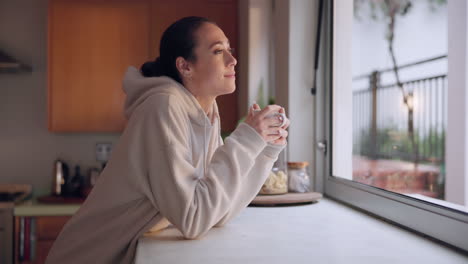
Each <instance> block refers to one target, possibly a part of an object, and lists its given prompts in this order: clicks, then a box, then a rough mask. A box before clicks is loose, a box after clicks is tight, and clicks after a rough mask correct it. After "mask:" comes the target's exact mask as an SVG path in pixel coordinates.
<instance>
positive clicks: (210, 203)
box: [46, 17, 289, 263]
mask: <svg viewBox="0 0 468 264" xmlns="http://www.w3.org/2000/svg"><path fill="white" fill-rule="evenodd" d="M160 54H161V55H160V57H159V58H157V59H156V60H155V61H152V62H147V63H145V64H144V65H143V66H142V67H141V69H140V71H139V70H137V69H136V68H133V67H130V68H129V69H128V71H127V73H126V75H125V78H124V82H123V87H124V90H125V92H126V94H127V98H126V102H125V114H126V116H127V118H128V124H127V127H126V128H125V131H124V132H123V134H122V135H121V137H120V139H119V143H118V144H117V146H116V147H115V148H114V150H113V153H112V158H111V159H110V161H109V162H108V163H107V166H106V168H105V170H104V171H103V172H102V174H101V176H100V177H99V180H98V182H97V184H96V185H95V186H94V188H93V191H92V192H91V193H90V195H89V196H88V198H87V199H86V201H85V202H84V203H83V205H82V206H81V207H80V209H79V210H78V212H77V213H76V214H75V215H74V216H73V217H72V218H71V219H70V221H68V223H67V224H66V225H65V227H64V228H63V230H62V232H61V233H60V235H59V237H58V238H57V240H56V241H55V243H54V245H53V247H52V249H51V251H50V252H49V255H48V258H47V261H46V263H132V262H133V259H134V256H135V251H136V246H137V243H138V239H139V238H140V237H141V236H142V235H143V234H144V233H145V232H148V231H158V230H161V229H163V228H166V227H167V226H168V225H169V224H172V225H173V226H175V227H176V228H177V229H178V230H180V232H181V233H182V235H183V236H184V237H185V238H187V239H195V238H197V237H199V236H202V235H204V234H205V233H206V232H208V230H209V229H210V228H212V227H213V226H221V225H223V224H225V223H226V222H227V221H229V220H230V219H231V218H232V217H234V216H235V215H237V214H238V213H239V212H240V211H241V210H242V209H243V208H245V207H246V206H247V205H248V204H249V203H250V201H252V199H253V198H254V197H255V195H256V194H257V193H258V191H259V190H260V188H261V186H262V184H263V183H264V182H265V180H266V178H267V176H268V174H269V171H270V169H271V167H272V165H273V162H274V161H275V160H276V159H277V157H278V154H279V152H280V151H281V150H282V149H283V148H284V146H285V144H286V138H287V136H288V133H287V131H286V130H285V129H286V128H287V127H288V126H289V121H288V120H287V119H286V120H285V122H284V123H283V126H280V124H281V121H282V120H279V118H272V117H271V116H272V114H274V113H277V112H280V113H284V109H283V108H281V107H280V106H276V105H271V106H267V107H265V108H264V109H262V110H261V111H259V107H258V105H254V106H253V107H252V108H251V109H250V111H249V114H248V117H247V118H246V120H245V122H243V123H241V124H240V125H239V126H238V127H237V128H236V129H235V130H234V132H233V133H232V134H231V135H230V136H229V137H227V138H226V140H225V142H224V143H223V142H222V139H221V137H220V120H219V114H218V107H217V105H216V97H217V96H220V95H223V94H229V93H232V92H234V90H235V88H236V87H235V70H234V67H235V66H236V63H237V61H236V59H235V58H234V57H233V55H232V53H231V48H230V45H229V41H228V39H227V38H226V36H225V35H224V33H223V31H222V30H221V29H220V28H219V27H218V26H217V25H216V24H214V23H213V22H210V21H209V20H207V19H205V18H200V17H186V18H183V19H181V20H179V21H177V22H175V23H174V24H172V25H171V26H170V27H169V28H168V29H167V30H166V31H165V32H164V34H163V36H162V39H161V46H160Z"/></svg>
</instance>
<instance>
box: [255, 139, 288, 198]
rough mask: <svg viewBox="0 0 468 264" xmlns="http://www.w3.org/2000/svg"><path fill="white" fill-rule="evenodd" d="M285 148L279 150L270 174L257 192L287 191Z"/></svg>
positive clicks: (281, 192) (276, 192) (273, 192)
mask: <svg viewBox="0 0 468 264" xmlns="http://www.w3.org/2000/svg"><path fill="white" fill-rule="evenodd" d="M287 164H288V163H287V162H286V148H285V149H284V150H283V151H281V152H280V154H279V156H278V160H276V162H275V163H274V164H273V168H272V169H271V171H270V175H269V176H268V178H267V179H266V181H265V183H264V184H263V186H262V188H261V189H260V192H259V194H284V193H287V192H288V166H287Z"/></svg>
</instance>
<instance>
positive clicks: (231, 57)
mask: <svg viewBox="0 0 468 264" xmlns="http://www.w3.org/2000/svg"><path fill="white" fill-rule="evenodd" d="M227 54H228V57H227V65H228V66H231V65H232V66H236V65H237V60H236V58H235V57H234V55H232V54H231V53H229V52H228V53H227Z"/></svg>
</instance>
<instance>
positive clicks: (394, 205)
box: [316, 0, 468, 252]
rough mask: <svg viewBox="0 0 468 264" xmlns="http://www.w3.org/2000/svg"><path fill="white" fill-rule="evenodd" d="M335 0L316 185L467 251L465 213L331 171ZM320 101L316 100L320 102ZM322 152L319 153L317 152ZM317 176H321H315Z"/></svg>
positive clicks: (327, 16) (328, 9) (327, 29)
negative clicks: (323, 143) (324, 147)
mask: <svg viewBox="0 0 468 264" xmlns="http://www.w3.org/2000/svg"><path fill="white" fill-rule="evenodd" d="M335 1H336V0H332V1H324V14H323V15H324V16H323V17H324V23H323V24H322V27H323V28H322V32H324V33H323V34H324V36H323V41H322V42H321V46H322V48H321V50H322V52H321V54H322V55H323V56H321V67H322V70H321V71H320V72H321V74H322V75H323V79H322V80H319V81H320V83H321V85H320V86H321V87H324V89H323V91H322V92H320V93H317V96H318V97H317V98H322V99H323V102H324V104H323V106H322V107H321V106H320V105H317V113H316V117H317V140H319V139H320V136H322V137H321V139H325V140H326V142H327V150H326V151H325V153H321V152H320V151H319V150H317V154H318V155H317V164H318V165H317V170H316V173H317V175H323V177H322V178H321V179H319V180H317V183H316V186H317V187H318V188H319V189H321V188H322V187H323V191H324V194H325V196H326V197H329V198H332V199H334V200H338V201H340V202H343V203H345V204H348V205H350V206H352V207H354V208H356V209H359V210H364V211H365V212H367V213H370V214H372V215H374V216H376V217H379V218H383V219H385V220H386V221H389V222H391V223H393V224H396V225H398V226H401V227H403V228H405V229H409V230H411V231H414V232H416V233H419V234H423V235H425V236H429V237H431V238H432V239H435V240H437V241H439V242H441V243H443V244H446V245H448V246H451V247H455V248H457V249H461V250H462V251H465V252H468V214H467V213H465V212H461V211H458V210H455V209H452V208H448V207H444V206H442V205H437V204H433V203H430V202H427V201H423V200H420V199H416V198H413V197H410V196H406V195H403V194H398V193H394V192H390V191H387V190H384V189H379V188H376V187H372V186H368V185H365V184H361V183H358V182H354V181H351V180H347V179H343V178H339V177H336V176H333V174H332V168H333V167H332V165H333V164H332V162H333V160H332V157H333V148H332V146H333V140H332V135H333V127H332V120H331V117H332V116H333V104H332V101H333V85H334V79H333V77H334V76H333V31H334V17H333V14H334V12H333V9H334V4H335ZM320 101H321V100H317V102H320ZM320 153H321V155H319V154H320ZM318 178H320V177H318Z"/></svg>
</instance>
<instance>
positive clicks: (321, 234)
mask: <svg viewBox="0 0 468 264" xmlns="http://www.w3.org/2000/svg"><path fill="white" fill-rule="evenodd" d="M145 263H165V264H171V263H183V264H187V263H203V264H209V263H213V264H214V263H216V264H220V263H222V264H229V263H236V264H238V263H241V264H247V263H255V264H261V263H265V264H267V263H268V264H275V263H278V264H285V263H295V264H296V263H347V264H348V263H360V264H364V263H372V264H374V263H379V264H380V263H392V264H393V263H425V264H427V263H437V264H440V263H451V264H456V263H464V264H466V263H468V256H466V255H462V254H461V253H459V252H457V251H455V250H452V249H451V248H448V247H445V246H443V245H440V244H437V243H435V242H433V241H431V240H428V239H425V238H423V237H421V236H418V235H415V234H413V233H411V232H409V231H406V230H404V229H401V228H398V227H395V226H393V225H391V224H388V223H386V222H384V221H381V220H378V219H376V218H373V217H371V216H368V215H366V214H364V213H361V212H359V211H356V210H354V209H351V208H349V207H346V206H344V205H342V204H340V203H337V202H335V201H332V200H328V199H322V200H320V201H319V202H318V203H315V204H309V205H301V206H292V207H248V208H246V209H245V210H244V211H243V212H242V213H241V214H240V215H239V216H237V217H236V218H234V219H233V220H232V221H231V222H229V223H228V224H226V226H224V227H221V228H213V229H211V230H210V231H209V232H208V234H207V235H206V236H204V237H202V238H200V239H198V240H184V239H183V237H182V234H181V233H180V232H179V231H178V230H177V229H175V228H173V227H169V228H167V229H165V230H162V231H160V232H158V233H156V234H149V235H145V236H144V237H142V238H141V239H140V241H139V245H138V248H137V253H136V264H145Z"/></svg>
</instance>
